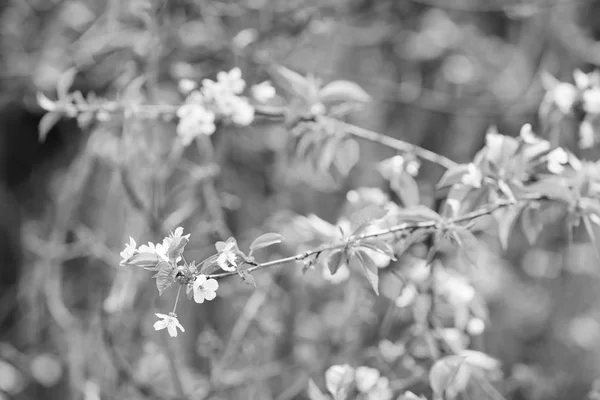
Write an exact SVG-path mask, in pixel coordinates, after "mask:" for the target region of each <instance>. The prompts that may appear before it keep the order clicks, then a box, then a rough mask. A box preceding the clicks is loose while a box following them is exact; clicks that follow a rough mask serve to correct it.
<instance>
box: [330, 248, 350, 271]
mask: <svg viewBox="0 0 600 400" xmlns="http://www.w3.org/2000/svg"><path fill="white" fill-rule="evenodd" d="M344 262H346V255H345V251H342V250H337V249H336V250H333V251H331V252H330V253H329V254H328V255H327V258H326V259H325V263H326V265H327V268H329V271H330V272H331V275H335V273H336V272H337V270H338V269H339V268H340V267H341V266H342V265H343V264H344Z"/></svg>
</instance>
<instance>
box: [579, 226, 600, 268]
mask: <svg viewBox="0 0 600 400" xmlns="http://www.w3.org/2000/svg"><path fill="white" fill-rule="evenodd" d="M583 224H584V226H585V230H586V231H587V234H588V236H589V237H590V241H591V242H592V246H593V247H594V253H595V254H596V260H597V261H600V248H599V247H598V246H600V243H599V242H598V238H597V237H596V232H594V224H593V222H592V220H591V219H590V217H589V216H584V217H583Z"/></svg>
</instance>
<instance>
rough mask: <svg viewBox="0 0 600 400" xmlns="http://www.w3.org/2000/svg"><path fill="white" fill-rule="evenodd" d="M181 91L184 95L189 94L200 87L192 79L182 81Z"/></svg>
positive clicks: (180, 82) (180, 83)
mask: <svg viewBox="0 0 600 400" xmlns="http://www.w3.org/2000/svg"><path fill="white" fill-rule="evenodd" d="M178 87H179V91H180V92H181V93H183V94H189V93H190V92H192V91H193V90H195V89H196V88H197V87H198V84H197V83H196V82H194V81H193V80H191V79H185V78H184V79H182V80H180V81H179V85H178Z"/></svg>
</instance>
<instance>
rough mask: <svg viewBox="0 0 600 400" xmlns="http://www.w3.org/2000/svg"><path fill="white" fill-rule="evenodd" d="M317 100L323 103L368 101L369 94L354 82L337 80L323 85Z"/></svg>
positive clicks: (369, 99)
mask: <svg viewBox="0 0 600 400" xmlns="http://www.w3.org/2000/svg"><path fill="white" fill-rule="evenodd" d="M319 100H320V101H321V102H322V103H324V104H326V105H327V104H333V103H344V102H354V103H368V102H370V101H371V96H369V94H368V93H367V92H366V91H365V90H364V89H363V88H361V87H360V86H359V85H357V84H356V83H354V82H350V81H345V80H338V81H333V82H330V83H328V84H327V85H325V86H324V87H323V88H322V89H321V90H320V91H319Z"/></svg>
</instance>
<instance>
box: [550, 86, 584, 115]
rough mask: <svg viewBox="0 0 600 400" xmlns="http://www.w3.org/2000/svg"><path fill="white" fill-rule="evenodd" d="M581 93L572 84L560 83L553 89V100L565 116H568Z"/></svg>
mask: <svg viewBox="0 0 600 400" xmlns="http://www.w3.org/2000/svg"><path fill="white" fill-rule="evenodd" d="M578 95H579V91H578V90H577V88H576V87H575V86H573V85H571V84H570V83H565V82H560V83H559V84H558V85H556V86H555V87H554V89H552V100H553V101H554V104H556V106H557V107H558V109H559V110H560V111H561V112H562V113H563V114H568V113H570V112H571V109H572V108H573V104H574V103H575V100H577V96H578Z"/></svg>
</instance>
